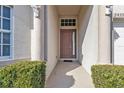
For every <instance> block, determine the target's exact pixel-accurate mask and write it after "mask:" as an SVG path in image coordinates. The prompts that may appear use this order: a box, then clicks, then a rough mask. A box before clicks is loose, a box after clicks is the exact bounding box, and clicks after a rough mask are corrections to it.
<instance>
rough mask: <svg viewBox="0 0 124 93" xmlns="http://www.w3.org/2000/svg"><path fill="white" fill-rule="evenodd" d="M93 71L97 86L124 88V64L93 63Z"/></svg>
mask: <svg viewBox="0 0 124 93" xmlns="http://www.w3.org/2000/svg"><path fill="white" fill-rule="evenodd" d="M91 71H92V79H93V83H94V85H95V87H96V88H124V66H120V65H93V66H92V68H91Z"/></svg>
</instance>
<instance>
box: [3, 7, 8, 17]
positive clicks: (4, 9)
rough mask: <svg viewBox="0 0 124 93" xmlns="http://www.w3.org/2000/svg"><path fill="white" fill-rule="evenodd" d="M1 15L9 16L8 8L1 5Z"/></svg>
mask: <svg viewBox="0 0 124 93" xmlns="http://www.w3.org/2000/svg"><path fill="white" fill-rule="evenodd" d="M3 17H7V18H10V8H9V7H6V6H3Z"/></svg>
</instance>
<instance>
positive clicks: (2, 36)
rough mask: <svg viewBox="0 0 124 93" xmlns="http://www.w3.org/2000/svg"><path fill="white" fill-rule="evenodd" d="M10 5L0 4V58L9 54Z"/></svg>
mask: <svg viewBox="0 0 124 93" xmlns="http://www.w3.org/2000/svg"><path fill="white" fill-rule="evenodd" d="M11 23H12V18H11V7H10V6H2V5H0V58H2V57H10V56H11V32H12V31H11V30H12V29H11V27H12V26H11Z"/></svg>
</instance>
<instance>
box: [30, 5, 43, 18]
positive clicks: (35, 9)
mask: <svg viewBox="0 0 124 93" xmlns="http://www.w3.org/2000/svg"><path fill="white" fill-rule="evenodd" d="M31 7H32V8H33V11H34V14H35V17H39V14H40V13H39V9H40V7H41V6H40V5H32V6H31Z"/></svg>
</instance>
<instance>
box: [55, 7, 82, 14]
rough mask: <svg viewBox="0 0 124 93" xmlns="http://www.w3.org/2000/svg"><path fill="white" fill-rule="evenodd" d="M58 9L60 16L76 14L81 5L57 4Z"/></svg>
mask: <svg viewBox="0 0 124 93" xmlns="http://www.w3.org/2000/svg"><path fill="white" fill-rule="evenodd" d="M56 7H57V11H58V14H59V15H60V16H76V15H78V13H79V11H80V7H81V6H80V5H57V6H56Z"/></svg>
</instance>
